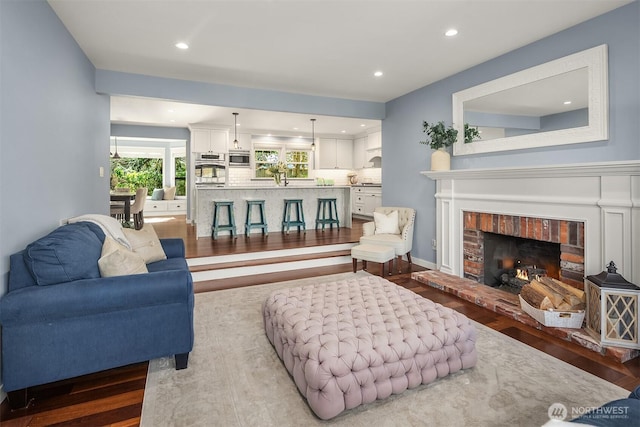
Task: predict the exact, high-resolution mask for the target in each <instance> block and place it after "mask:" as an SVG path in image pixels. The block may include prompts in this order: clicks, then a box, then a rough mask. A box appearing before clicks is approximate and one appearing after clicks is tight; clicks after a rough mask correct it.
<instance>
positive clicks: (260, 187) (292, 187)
mask: <svg viewBox="0 0 640 427" xmlns="http://www.w3.org/2000/svg"><path fill="white" fill-rule="evenodd" d="M367 186H369V185H367ZM322 188H351V186H350V185H287V186H286V187H285V186H284V185H281V186H276V185H271V186H269V185H256V186H237V185H229V186H226V187H216V186H213V185H212V186H197V187H196V190H301V189H313V190H318V189H322Z"/></svg>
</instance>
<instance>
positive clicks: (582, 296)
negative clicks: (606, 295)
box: [551, 278, 587, 302]
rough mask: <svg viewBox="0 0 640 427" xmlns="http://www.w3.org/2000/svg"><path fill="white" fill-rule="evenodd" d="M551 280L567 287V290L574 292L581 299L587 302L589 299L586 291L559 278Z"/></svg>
mask: <svg viewBox="0 0 640 427" xmlns="http://www.w3.org/2000/svg"><path fill="white" fill-rule="evenodd" d="M551 280H553V283H555V284H556V285H558V286H562V287H563V288H564V289H566V290H567V291H569V292H571V293H572V294H574V295H575V296H577V297H578V298H579V299H580V301H582V302H587V299H586V297H585V294H584V291H583V290H582V289H578V288H576V287H574V286H571V285H569V284H567V283H564V282H561V281H560V280H558V279H553V278H552V279H551Z"/></svg>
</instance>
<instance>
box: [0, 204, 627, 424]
mask: <svg viewBox="0 0 640 427" xmlns="http://www.w3.org/2000/svg"><path fill="white" fill-rule="evenodd" d="M159 218H160V219H158V218H147V219H146V221H147V222H150V223H152V224H153V225H154V227H155V229H156V232H157V234H158V235H159V236H160V237H180V238H183V239H184V240H185V243H186V253H187V257H188V258H190V257H202V256H211V255H223V254H232V253H241V252H256V251H264V250H276V249H290V248H297V247H303V246H311V245H316V244H337V243H348V242H352V241H357V240H358V238H359V237H360V234H361V229H362V221H355V222H354V227H353V228H352V229H344V228H343V229H340V231H339V232H338V231H335V230H334V231H329V230H327V231H325V232H324V233H322V232H316V231H311V230H310V231H308V232H307V233H301V234H298V233H294V232H292V233H291V234H289V235H284V234H281V233H271V234H270V235H269V236H268V237H267V238H263V237H261V236H257V235H256V237H251V238H248V239H247V238H245V237H243V236H241V237H239V238H237V239H231V238H228V237H226V236H222V237H219V238H218V240H217V241H215V242H214V241H213V240H211V239H202V238H201V239H198V240H196V239H195V233H194V230H193V228H192V227H191V226H189V225H186V224H185V220H184V216H182V217H176V218H175V219H172V220H168V221H165V220H163V219H162V217H159ZM350 269H351V266H350V265H339V266H332V267H322V268H319V269H309V270H305V271H295V272H283V273H272V274H270V275H269V277H265V276H264V275H260V276H255V277H253V278H251V279H243V280H246V281H245V282H243V283H241V284H240V285H241V286H249V285H255V284H259V283H266V282H267V281H270V282H275V281H282V280H291V279H294V278H300V277H310V276H317V275H325V274H334V273H340V272H344V271H350ZM421 269H422V268H420V267H418V266H414V270H416V271H417V270H421ZM370 271H372V272H374V273H375V272H377V271H378V269H377V268H376V266H374V268H372V269H371V270H370ZM403 272H404V273H403V274H397V273H395V274H393V275H392V276H388V277H387V278H388V279H389V280H391V281H392V282H395V283H397V284H398V285H401V286H404V287H405V288H408V289H411V290H412V291H414V292H416V293H418V294H420V295H422V296H424V297H425V298H428V299H431V300H433V301H436V302H439V303H441V304H442V305H444V306H446V307H450V308H452V309H454V310H457V311H459V312H461V313H464V314H465V315H466V316H468V317H469V318H471V319H473V320H475V321H477V322H479V323H482V324H483V325H486V326H488V327H490V328H493V329H495V330H497V331H500V332H502V333H504V334H505V335H508V336H510V337H512V338H514V339H516V340H518V341H521V342H523V343H525V344H527V345H530V346H532V347H534V348H537V349H539V350H541V351H544V352H546V353H548V354H550V355H552V356H554V357H556V358H558V359H561V360H563V361H565V362H567V363H569V364H571V365H574V366H576V367H578V368H580V369H583V370H585V371H587V372H590V373H591V374H593V375H596V376H598V377H600V378H603V379H605V380H607V381H609V382H611V383H614V384H617V385H619V386H620V387H623V388H625V389H627V390H632V389H633V388H635V387H636V386H637V385H639V384H640V358H637V359H634V360H631V361H629V362H626V363H624V364H623V363H618V362H616V361H614V360H612V359H608V358H605V357H603V356H600V355H598V354H596V353H594V352H592V351H589V350H586V349H584V348H582V347H579V346H577V345H575V344H572V343H569V342H565V341H562V340H560V339H558V338H555V337H552V336H549V335H547V334H545V333H543V332H541V331H538V330H536V329H534V328H531V327H529V326H526V325H524V324H522V323H519V322H516V321H515V320H512V319H509V318H507V317H504V316H502V315H500V314H497V313H494V312H492V311H489V310H486V309H484V308H482V307H479V306H477V305H475V304H472V303H470V302H467V301H464V300H461V299H459V298H456V297H455V296H453V295H451V294H447V293H444V292H442V291H439V290H437V289H434V288H427V287H424V286H423V285H422V284H420V283H419V282H417V281H414V280H412V279H411V277H410V273H409V272H408V271H407V266H406V265H404V266H403ZM147 366H148V363H147V362H144V363H138V364H134V365H129V366H125V367H122V368H118V369H112V370H109V371H103V372H99V373H96V374H92V375H86V376H83V377H78V378H73V379H70V380H66V381H60V382H57V383H53V384H47V385H44V386H38V387H33V388H31V389H30V390H29V394H30V396H31V397H33V401H32V403H31V405H30V406H29V407H28V408H26V409H21V410H16V411H11V410H10V408H9V406H8V404H7V402H6V401H5V402H3V403H2V406H1V407H0V421H1V423H2V426H3V427H17V426H34V427H36V426H72V425H73V426H92V427H93V426H119V427H120V426H122V427H125V426H136V425H138V424H139V422H140V415H141V410H142V400H143V395H144V387H145V382H146V374H147ZM594 392H597V391H594Z"/></svg>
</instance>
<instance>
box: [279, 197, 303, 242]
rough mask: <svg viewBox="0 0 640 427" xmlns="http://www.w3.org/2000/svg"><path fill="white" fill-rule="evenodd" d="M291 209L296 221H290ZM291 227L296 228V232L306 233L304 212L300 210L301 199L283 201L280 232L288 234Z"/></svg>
mask: <svg viewBox="0 0 640 427" xmlns="http://www.w3.org/2000/svg"><path fill="white" fill-rule="evenodd" d="M291 209H295V212H296V219H295V220H292V219H291ZM291 227H298V231H300V228H301V227H302V230H304V231H305V232H306V231H307V226H306V224H305V222H304V211H303V210H302V199H284V213H283V214H282V232H286V233H287V234H288V233H289V229H290V228H291Z"/></svg>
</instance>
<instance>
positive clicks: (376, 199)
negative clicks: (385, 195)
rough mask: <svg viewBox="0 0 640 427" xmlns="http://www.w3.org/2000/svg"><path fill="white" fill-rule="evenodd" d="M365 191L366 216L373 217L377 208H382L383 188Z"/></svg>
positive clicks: (366, 189)
mask: <svg viewBox="0 0 640 427" xmlns="http://www.w3.org/2000/svg"><path fill="white" fill-rule="evenodd" d="M364 190H365V192H364V214H365V215H368V216H373V211H374V210H375V208H377V207H380V206H382V188H380V187H373V188H365V189H364Z"/></svg>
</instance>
